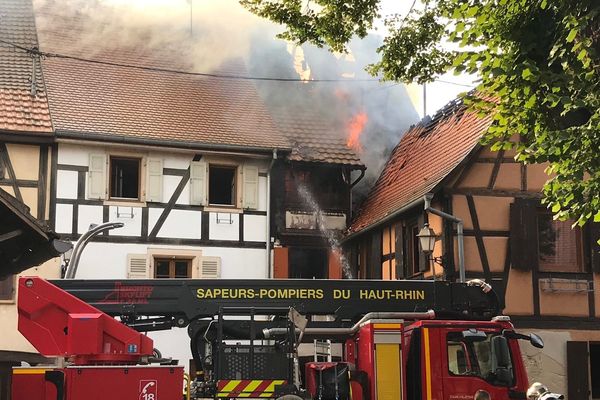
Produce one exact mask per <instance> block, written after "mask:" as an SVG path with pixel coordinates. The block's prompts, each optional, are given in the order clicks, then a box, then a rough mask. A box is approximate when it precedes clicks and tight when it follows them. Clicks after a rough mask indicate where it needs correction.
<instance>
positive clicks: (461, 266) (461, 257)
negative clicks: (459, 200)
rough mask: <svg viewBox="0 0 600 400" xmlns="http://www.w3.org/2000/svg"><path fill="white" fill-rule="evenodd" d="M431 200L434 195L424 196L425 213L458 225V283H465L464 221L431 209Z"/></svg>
mask: <svg viewBox="0 0 600 400" xmlns="http://www.w3.org/2000/svg"><path fill="white" fill-rule="evenodd" d="M431 199H433V193H427V194H426V195H425V196H424V200H425V211H426V212H430V213H432V214H435V215H438V216H440V217H442V218H444V219H447V220H448V221H451V222H454V223H455V224H456V237H457V241H458V274H459V275H458V276H459V278H458V281H459V282H461V283H464V282H465V280H466V277H465V244H464V234H463V221H462V219H460V218H457V217H455V216H454V215H450V214H447V213H445V212H443V211H440V210H436V209H435V208H432V207H431Z"/></svg>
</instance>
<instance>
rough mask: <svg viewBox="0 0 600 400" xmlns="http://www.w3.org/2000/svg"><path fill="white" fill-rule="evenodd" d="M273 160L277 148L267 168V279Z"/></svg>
mask: <svg viewBox="0 0 600 400" xmlns="http://www.w3.org/2000/svg"><path fill="white" fill-rule="evenodd" d="M275 160H277V149H273V158H272V159H271V163H270V164H269V169H268V170H267V227H266V234H267V237H266V243H265V245H266V249H267V265H266V269H267V278H269V279H271V278H272V277H273V267H272V266H271V170H272V169H273V164H275Z"/></svg>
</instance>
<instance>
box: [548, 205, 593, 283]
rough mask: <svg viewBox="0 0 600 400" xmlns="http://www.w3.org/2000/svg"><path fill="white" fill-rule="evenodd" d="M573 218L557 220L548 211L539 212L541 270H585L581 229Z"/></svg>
mask: <svg viewBox="0 0 600 400" xmlns="http://www.w3.org/2000/svg"><path fill="white" fill-rule="evenodd" d="M572 224H573V221H572V220H567V221H556V220H554V219H553V217H552V214H550V213H548V212H547V211H545V210H544V211H540V212H538V218H537V225H538V226H537V228H538V257H539V260H538V262H539V264H538V265H539V269H540V271H548V272H557V271H558V272H583V263H582V260H581V258H582V257H581V256H582V244H581V229H579V228H574V229H573V228H571V226H572Z"/></svg>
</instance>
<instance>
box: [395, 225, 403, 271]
mask: <svg viewBox="0 0 600 400" xmlns="http://www.w3.org/2000/svg"><path fill="white" fill-rule="evenodd" d="M394 229H396V243H395V246H396V277H397V278H398V279H404V228H403V227H402V223H400V222H399V223H397V224H396V225H395V227H394Z"/></svg>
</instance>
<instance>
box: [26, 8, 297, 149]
mask: <svg viewBox="0 0 600 400" xmlns="http://www.w3.org/2000/svg"><path fill="white" fill-rule="evenodd" d="M51 5H52V3H51ZM54 12H56V14H54ZM36 17H38V20H39V19H40V18H42V19H44V21H47V20H48V19H51V20H52V23H51V24H49V23H47V22H44V23H41V22H40V23H38V25H39V27H38V30H39V32H38V34H39V38H40V45H41V50H42V51H45V52H52V53H59V54H67V55H69V56H77V57H83V58H88V59H93V60H101V61H108V62H112V63H120V64H134V65H141V66H145V67H158V68H168V69H173V70H188V71H189V70H190V65H191V62H189V61H191V60H186V56H187V54H185V52H184V53H182V52H183V51H184V49H185V46H182V44H181V43H178V44H177V46H174V47H173V48H169V47H161V48H159V49H157V48H148V47H147V46H145V45H144V44H145V43H131V41H130V42H129V43H127V44H120V43H107V41H105V39H104V38H103V37H102V36H101V35H99V36H98V38H97V40H96V41H94V42H90V41H89V34H87V33H86V34H87V38H88V39H86V40H87V42H86V43H78V42H77V41H78V38H79V37H80V35H81V32H82V30H83V29H85V21H83V20H78V19H77V18H71V17H68V16H67V17H63V16H61V14H60V13H58V10H52V9H50V10H49V9H47V8H46V9H41V10H38V11H37V12H36ZM73 43H78V44H77V45H73ZM186 64H187V65H186ZM234 69H235V70H237V71H241V73H240V75H243V74H244V72H243V71H242V70H241V68H240V67H238V66H235V67H234ZM43 71H44V77H45V80H46V87H47V90H48V99H49V105H50V111H51V113H52V121H53V124H54V128H55V130H56V133H57V136H58V137H60V136H61V135H63V134H65V135H67V134H69V135H72V134H77V135H80V136H82V137H83V138H85V136H86V135H88V136H89V137H90V138H92V137H93V138H96V137H98V135H100V136H104V137H105V138H106V139H107V140H111V138H114V140H125V141H127V140H128V139H132V140H140V139H143V140H148V141H152V140H155V141H161V142H165V141H168V142H170V143H173V145H174V146H177V142H180V143H184V142H185V144H186V145H190V144H192V145H198V146H202V145H210V146H216V147H219V146H223V147H226V146H242V147H243V146H245V147H253V148H265V149H268V148H278V149H289V148H290V145H289V142H288V141H287V139H286V138H285V136H284V135H282V134H281V132H279V130H278V129H277V127H276V126H275V124H274V123H273V121H272V120H271V117H270V115H269V113H268V112H267V110H266V108H265V106H264V105H263V103H262V102H261V100H260V98H259V96H258V94H257V92H256V88H255V87H254V85H253V83H252V82H250V81H247V80H233V79H219V78H210V77H203V76H196V75H186V74H177V73H171V72H161V71H156V70H149V69H140V68H130V67H125V66H114V65H106V64H100V63H90V62H85V61H77V60H73V59H66V58H55V57H48V58H47V59H45V60H44V61H43ZM203 72H206V71H203ZM212 72H215V71H212ZM219 72H220V71H219Z"/></svg>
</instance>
